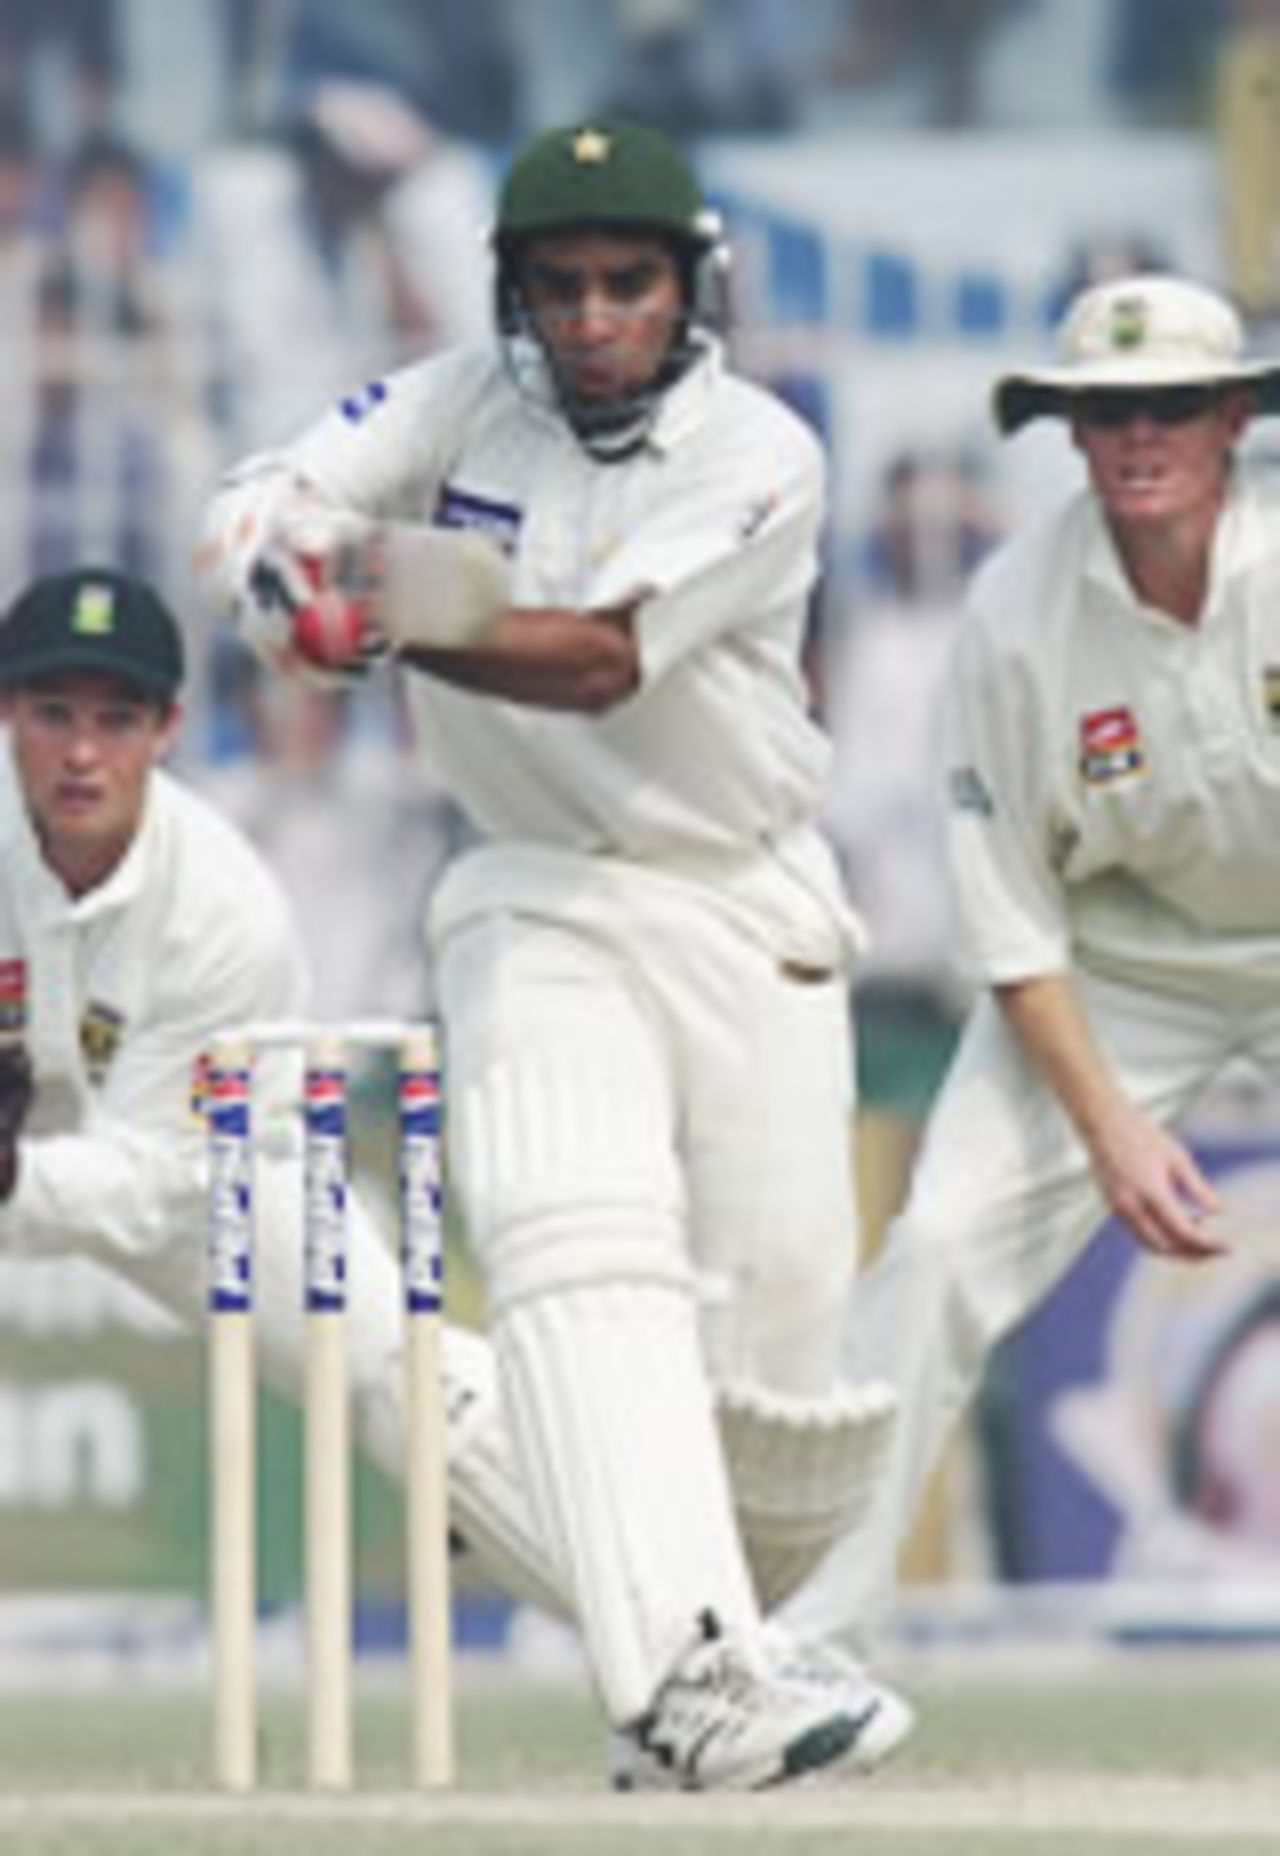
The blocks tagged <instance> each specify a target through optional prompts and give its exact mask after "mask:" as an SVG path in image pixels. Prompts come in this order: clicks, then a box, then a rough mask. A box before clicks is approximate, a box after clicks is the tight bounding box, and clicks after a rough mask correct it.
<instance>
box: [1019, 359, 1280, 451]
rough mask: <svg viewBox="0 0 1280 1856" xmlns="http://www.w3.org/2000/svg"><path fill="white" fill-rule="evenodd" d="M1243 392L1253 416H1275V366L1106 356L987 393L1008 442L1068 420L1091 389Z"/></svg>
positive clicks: (1026, 375)
mask: <svg viewBox="0 0 1280 1856" xmlns="http://www.w3.org/2000/svg"><path fill="white" fill-rule="evenodd" d="M1202 386H1203V387H1208V386H1224V387H1244V388H1246V389H1247V390H1249V391H1250V392H1252V393H1253V395H1254V400H1255V406H1254V411H1255V412H1257V413H1280V364H1277V363H1273V362H1266V361H1258V362H1238V361H1233V362H1224V363H1223V365H1222V366H1221V367H1213V366H1211V365H1210V366H1206V365H1205V363H1204V362H1203V361H1201V362H1199V363H1189V362H1187V361H1182V360H1178V359H1172V358H1170V357H1169V356H1168V355H1164V356H1155V355H1148V356H1141V355H1134V354H1123V355H1119V354H1118V355H1111V356H1107V357H1104V358H1103V359H1101V360H1098V361H1093V362H1090V363H1089V365H1088V366H1087V367H1041V368H1034V369H1028V370H1027V371H1026V372H1023V373H1017V374H1006V375H1005V376H1004V377H1003V379H1001V380H998V381H997V382H996V385H995V389H994V391H993V393H992V401H991V403H992V411H993V414H994V417H995V422H996V427H997V429H998V431H1000V433H1001V434H1002V435H1003V436H1004V437H1006V438H1008V437H1009V436H1010V435H1011V434H1012V433H1014V432H1018V431H1021V429H1022V427H1023V426H1024V425H1029V424H1030V423H1031V421H1032V420H1033V419H1069V418H1070V417H1071V412H1072V406H1073V403H1074V402H1075V401H1076V400H1077V399H1078V398H1079V396H1080V395H1081V394H1082V393H1086V392H1089V391H1090V390H1091V389H1094V388H1097V387H1112V388H1114V389H1116V390H1117V391H1119V390H1121V389H1123V388H1125V387H1202Z"/></svg>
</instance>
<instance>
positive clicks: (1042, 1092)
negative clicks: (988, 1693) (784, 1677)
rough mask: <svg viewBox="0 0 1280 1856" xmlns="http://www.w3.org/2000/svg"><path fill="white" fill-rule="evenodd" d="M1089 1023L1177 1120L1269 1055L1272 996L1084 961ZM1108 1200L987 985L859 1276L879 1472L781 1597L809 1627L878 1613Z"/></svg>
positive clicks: (859, 1623)
mask: <svg viewBox="0 0 1280 1856" xmlns="http://www.w3.org/2000/svg"><path fill="white" fill-rule="evenodd" d="M1076 977H1077V981H1078V985H1079V990H1080V996H1081V998H1082V1000H1083V1002H1084V1005H1085V1008H1086V1010H1087V1012H1088V1014H1089V1018H1090V1021H1091V1023H1092V1026H1093V1029H1094V1033H1095V1036H1096V1037H1097V1038H1098V1040H1099V1042H1100V1044H1101V1045H1102V1047H1103V1049H1104V1050H1105V1052H1106V1053H1107V1056H1108V1058H1109V1060H1110V1063H1111V1064H1112V1066H1113V1068H1114V1071H1115V1074H1116V1075H1117V1077H1118V1079H1119V1081H1120V1083H1121V1086H1122V1087H1123V1088H1124V1089H1125V1090H1126V1092H1127V1093H1128V1094H1129V1096H1130V1097H1131V1098H1132V1099H1133V1100H1134V1101H1136V1102H1137V1103H1139V1104H1140V1105H1141V1106H1142V1107H1143V1108H1144V1109H1146V1110H1147V1111H1148V1112H1149V1113H1150V1114H1152V1115H1153V1116H1154V1117H1155V1118H1156V1119H1157V1120H1158V1121H1160V1122H1161V1123H1163V1124H1166V1125H1168V1124H1172V1123H1175V1122H1176V1121H1177V1120H1178V1119H1179V1118H1180V1117H1181V1116H1182V1115H1183V1114H1184V1113H1185V1111H1186V1110H1187V1109H1188V1108H1189V1106H1190V1105H1191V1104H1192V1102H1193V1101H1194V1100H1195V1098H1196V1097H1197V1096H1198V1095H1199V1094H1200V1093H1201V1092H1202V1091H1203V1090H1204V1089H1205V1088H1206V1087H1207V1086H1208V1085H1209V1084H1210V1083H1211V1082H1212V1081H1213V1079H1214V1078H1215V1077H1216V1076H1217V1075H1218V1074H1219V1072H1220V1071H1221V1070H1222V1068H1223V1067H1224V1065H1225V1064H1226V1063H1227V1061H1228V1060H1229V1059H1230V1058H1231V1057H1232V1055H1233V1054H1235V1053H1236V1052H1238V1051H1241V1050H1243V1049H1245V1048H1246V1047H1248V1048H1251V1049H1252V1050H1253V1051H1254V1052H1255V1053H1256V1054H1257V1055H1258V1057H1259V1058H1260V1059H1261V1060H1262V1061H1263V1062H1264V1063H1266V1064H1268V1065H1270V1066H1271V1067H1278V1066H1280V1009H1272V1010H1270V1011H1263V1012H1260V1013H1258V1012H1251V1013H1244V1012H1241V1013H1240V1014H1238V1015H1237V1014H1233V1013H1232V1012H1229V1011H1228V1010H1226V1009H1224V1008H1223V1006H1221V1005H1220V1004H1219V1003H1217V1002H1216V1001H1202V1000H1195V999H1186V998H1181V997H1177V996H1173V995H1170V994H1156V993H1153V992H1150V991H1141V990H1138V989H1136V988H1134V987H1132V986H1127V985H1123V984H1119V983H1117V982H1115V981H1112V980H1107V979H1102V978H1099V977H1098V976H1096V975H1090V974H1087V973H1081V974H1078V975H1077V976H1076ZM1105 1213H1106V1207H1105V1204H1104V1202H1103V1200H1102V1197H1101V1194H1100V1193H1099V1191H1098V1188H1097V1185H1096V1184H1095V1181H1094V1178H1093V1175H1092V1173H1091V1171H1090V1168H1089V1165H1088V1160H1087V1157H1086V1154H1085V1151H1084V1148H1083V1146H1082V1144H1081V1142H1080V1140H1079V1137H1078V1136H1077V1135H1076V1133H1075V1130H1074V1128H1073V1127H1072V1125H1071V1124H1070V1122H1069V1121H1068V1119H1067V1117H1066V1115H1065V1114H1064V1112H1063V1111H1062V1109H1061V1107H1060V1106H1059V1104H1058V1102H1057V1099H1056V1098H1055V1097H1054V1096H1053V1095H1051V1093H1050V1092H1049V1090H1048V1089H1047V1088H1046V1087H1045V1085H1044V1084H1043V1083H1042V1082H1041V1081H1040V1080H1039V1077H1038V1076H1037V1075H1036V1074H1035V1072H1034V1071H1033V1069H1032V1067H1031V1065H1030V1063H1029V1061H1028V1059H1027V1058H1026V1056H1025V1055H1024V1053H1023V1050H1022V1048H1021V1045H1020V1044H1019V1043H1018V1040H1017V1039H1016V1037H1015V1036H1014V1034H1013V1033H1012V1032H1011V1031H1010V1030H1009V1029H1008V1027H1007V1026H1006V1024H1005V1021H1004V1018H1003V1016H1002V1014H1001V1012H1000V1009H999V1007H998V1006H997V1005H996V1004H995V1003H994V1001H992V1000H991V999H984V1000H982V1001H981V1002H980V1003H979V1005H978V1006H977V1007H976V1008H975V1011H974V1013H973V1016H972V1018H971V1019H970V1022H969V1024H968V1026H967V1028H966V1031H965V1035H964V1037H963V1039H962V1042H961V1046H960V1049H959V1051H958V1053H957V1056H956V1059H955V1062H954V1064H953V1067H952V1070H951V1073H950V1075H949V1076H948V1078H947V1081H946V1083H945V1084H944V1086H943V1089H942V1092H941V1094H940V1096H939V1098H938V1101H937V1104H936V1106H935V1109H934V1112H933V1115H932V1117H931V1120H930V1122H929V1126H928V1129H927V1132H926V1136H925V1140H924V1144H923V1147H922V1150H921V1154H920V1158H919V1161H918V1163H917V1166H916V1170H915V1174H914V1177H913V1181H912V1185H911V1190H910V1193H909V1196H908V1200H907V1203H906V1206H905V1208H904V1209H903V1211H902V1213H901V1215H900V1216H899V1217H898V1219H897V1220H896V1221H895V1222H894V1224H893V1225H892V1227H891V1228H890V1231H889V1234H888V1238H887V1241H886V1244H885V1248H884V1250H883V1252H882V1253H881V1255H880V1257H879V1258H878V1259H877V1261H876V1263H875V1265H874V1266H873V1267H872V1268H871V1270H870V1271H869V1272H868V1274H867V1276H866V1277H865V1279H864V1280H863V1281H862V1282H861V1283H860V1284H859V1287H858V1290H857V1293H856V1295H855V1298H854V1301H853V1305H852V1312H851V1320H850V1327H849V1334H848V1338H847V1350H848V1361H849V1370H850V1373H851V1375H854V1374H865V1373H872V1374H876V1375H883V1376H884V1377H885V1378H886V1379H888V1380H889V1381H890V1382H891V1383H892V1385H893V1386H894V1387H895V1389H896V1391H897V1393H898V1398H899V1415H898V1422H897V1425H896V1428H895V1433H894V1438H893V1442H892V1447H891V1453H890V1473H889V1474H888V1475H887V1476H886V1477H885V1478H884V1480H883V1482H882V1484H881V1486H880V1489H879V1493H878V1495H877V1497H876V1499H875V1500H874V1501H873V1502H872V1503H871V1504H870V1506H869V1508H868V1509H867V1510H866V1512H865V1514H864V1515H863V1516H862V1518H861V1519H860V1520H859V1522H858V1523H857V1524H856V1526H855V1527H854V1529H853V1530H852V1531H850V1532H849V1533H846V1534H845V1535H844V1536H843V1537H842V1539H841V1540H840V1541H838V1542H837V1544H836V1546H835V1547H834V1548H833V1549H832V1550H831V1552H830V1553H829V1554H828V1555H827V1557H826V1559H825V1561H824V1563H823V1565H822V1566H821V1567H820V1568H819V1569H818V1571H817V1572H816V1573H815V1574H814V1576H813V1577H812V1578H811V1579H810V1580H809V1581H808V1582H807V1583H806V1584H805V1585H804V1587H803V1588H802V1589H801V1590H800V1592H798V1593H797V1594H796V1595H795V1596H794V1598H793V1599H792V1600H791V1601H790V1603H789V1604H787V1605H786V1606H785V1607H784V1608H783V1613H782V1615H783V1617H784V1619H785V1621H786V1622H787V1623H789V1624H790V1625H791V1627H792V1628H793V1629H795V1630H796V1631H797V1633H798V1634H800V1635H801V1636H804V1637H807V1638H810V1639H814V1640H816V1639H822V1638H826V1637H840V1636H845V1635H851V1636H853V1637H854V1638H857V1637H858V1636H860V1635H861V1633H862V1632H864V1631H865V1630H867V1629H868V1628H871V1627H873V1626H874V1625H875V1624H876V1623H877V1622H878V1621H879V1620H880V1619H881V1618H882V1617H883V1615H884V1612H885V1610H886V1608H887V1607H888V1606H889V1605H890V1604H891V1602H892V1598H893V1590H894V1579H895V1572H896V1562H897V1555H898V1549H899V1547H900V1545H901V1542H902V1540H903V1537H904V1536H905V1534H906V1533H907V1531H908V1529H909V1527H910V1525H911V1523H912V1521H913V1519H914V1517H915V1512H916V1508H917V1505H918V1502H919V1499H920V1495H921V1492H922V1489H923V1485H924V1483H925V1481H926V1479H927V1477H928V1475H929V1473H930V1471H931V1470H932V1469H933V1467H934V1466H935V1464H936V1463H937V1461H938V1458H939V1456H940V1454H941V1451H942V1449H943V1446H944V1444H945V1442H946V1440H947V1437H948V1435H949V1433H950V1431H951V1429H952V1427H953V1425H954V1423H955V1420H956V1418H957V1417H958V1415H959V1414H960V1412H961V1411H962V1410H963V1409H964V1407H965V1406H966V1405H967V1404H968V1402H969V1400H970V1399H971V1397H972V1396H973V1394H974V1392H975V1391H976V1389H977V1386H978V1382H979V1380H980V1377H981V1374H982V1370H983V1366H984V1363H985V1361H986V1358H987V1355H988V1353H989V1351H990V1349H991V1348H992V1347H993V1346H994V1345H995V1343H996V1342H997V1341H998V1340H999V1339H1000V1338H1001V1337H1002V1336H1003V1335H1005V1334H1007V1333H1008V1332H1009V1331H1010V1330H1011V1329H1012V1328H1013V1327H1015V1326H1016V1324H1017V1323H1018V1322H1019V1321H1020V1320H1021V1319H1022V1317H1023V1316H1024V1315H1026V1314H1027V1313H1029V1311H1030V1310H1031V1309H1033V1308H1034V1307H1035V1306H1036V1304H1037V1303H1038V1302H1040V1301H1041V1300H1042V1298H1043V1297H1044V1296H1045V1295H1047V1293H1048V1292H1049V1290H1050V1289H1051V1288H1052V1287H1053V1285H1054V1284H1055V1283H1056V1282H1057V1281H1058V1279H1059V1278H1060V1277H1061V1276H1062V1275H1063V1274H1064V1273H1065V1272H1066V1270H1067V1269H1068V1268H1069V1267H1070V1265H1071V1264H1072V1263H1073V1262H1074V1261H1075V1260H1076V1258H1077V1257H1078V1256H1079V1254H1080V1253H1081V1251H1082V1250H1083V1249H1084V1248H1085V1246H1086V1245H1087V1244H1088V1243H1089V1241H1090V1239H1091V1238H1092V1237H1093V1235H1094V1233H1095V1232H1096V1231H1097V1229H1098V1228H1099V1226H1100V1224H1101V1222H1102V1220H1103V1218H1104V1216H1105Z"/></svg>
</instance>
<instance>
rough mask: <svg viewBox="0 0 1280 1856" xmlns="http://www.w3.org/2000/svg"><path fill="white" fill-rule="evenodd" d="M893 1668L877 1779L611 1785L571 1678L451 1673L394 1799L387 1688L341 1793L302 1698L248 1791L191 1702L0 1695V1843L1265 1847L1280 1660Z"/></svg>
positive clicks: (615, 1854) (156, 1694) (204, 1853)
mask: <svg viewBox="0 0 1280 1856" xmlns="http://www.w3.org/2000/svg"><path fill="white" fill-rule="evenodd" d="M902 1673H903V1674H904V1677H905V1680H904V1686H905V1687H907V1688H908V1689H909V1691H910V1692H912V1693H913V1694H914V1695H915V1697H916V1698H917V1700H918V1701H919V1703H920V1708H921V1722H920V1726H919V1728H918V1731H917V1733H916V1735H915V1737H914V1738H913V1739H912V1740H911V1741H910V1742H909V1743H908V1746H907V1747H906V1748H904V1750H903V1752H902V1754H901V1755H900V1758H899V1760H898V1762H897V1764H896V1765H894V1766H893V1767H891V1768H890V1769H888V1770H887V1771H885V1772H883V1773H881V1774H880V1775H878V1776H877V1777H876V1778H875V1779H872V1780H847V1781H844V1782H842V1783H839V1784H836V1783H823V1784H813V1785H809V1786H804V1787H796V1788H784V1789H783V1790H781V1791H778V1792H772V1793H763V1794H761V1793H757V1794H752V1795H749V1796H728V1795H725V1796H711V1797H697V1796H682V1797H679V1796H678V1797H667V1796H654V1795H634V1796H631V1797H617V1796H612V1795H610V1794H609V1792H608V1791H607V1790H606V1789H605V1787H604V1784H603V1777H602V1775H603V1769H604V1763H605V1747H604V1736H603V1733H602V1730H601V1727H600V1723H599V1720H598V1717H597V1715H596V1711H595V1709H594V1706H593V1705H592V1703H591V1700H590V1698H589V1697H588V1696H587V1694H586V1693H585V1692H584V1691H583V1690H582V1688H581V1687H580V1686H578V1685H577V1684H576V1683H574V1682H571V1681H558V1682H555V1683H549V1684H541V1683H531V1682H530V1681H528V1680H527V1679H515V1678H509V1677H505V1676H503V1675H502V1673H501V1672H500V1670H497V1669H489V1668H486V1667H477V1668H471V1667H469V1666H468V1667H467V1668H465V1669H464V1670H463V1672H462V1675H461V1678H460V1683H459V1696H458V1707H457V1735H458V1746H459V1763H460V1769H461V1770H460V1782H459V1785H458V1787H457V1788H456V1790H454V1791H451V1792H449V1793H448V1794H441V1795H436V1796H431V1797H422V1796H415V1795H413V1794H411V1793H410V1792H409V1791H408V1790H407V1789H406V1786H405V1778H404V1774H405V1747H406V1745H407V1724H406V1721H405V1718H404V1712H403V1705H402V1702H401V1700H400V1697H399V1694H398V1692H396V1690H395V1688H394V1686H393V1684H392V1683H391V1682H389V1681H388V1680H387V1679H386V1678H385V1677H379V1678H378V1679H377V1681H376V1682H374V1683H372V1684H370V1683H363V1684H362V1687H361V1690H360V1694H359V1700H358V1726H357V1733H358V1763H359V1779H358V1788H357V1790H356V1791H355V1792H354V1793H352V1794H350V1795H348V1796H345V1797H317V1796H314V1795H311V1794H308V1793H307V1792H306V1791H304V1790H303V1776H302V1775H303V1760H304V1739H305V1724H304V1719H303V1713H302V1707H301V1702H300V1700H299V1698H298V1697H297V1696H296V1695H292V1694H272V1695H268V1696H266V1697H264V1700H263V1709H262V1714H263V1748H262V1752H263V1758H262V1764H263V1780H262V1789H261V1790H260V1791H259V1792H258V1793H256V1794H254V1795H253V1796H252V1797H250V1798H247V1799H232V1798H226V1797H223V1796H220V1795H218V1794H216V1793H214V1792H213V1791H212V1790H211V1789H210V1786H209V1778H208V1770H209V1769H208V1755H207V1740H208V1706H207V1700H206V1698H205V1697H204V1696H203V1695H202V1694H200V1693H189V1692H186V1691H170V1690H165V1691H163V1692H162V1691H159V1690H157V1689H155V1688H147V1687H143V1686H135V1687H133V1688H131V1689H125V1690H124V1691H123V1692H121V1691H117V1690H112V1691H111V1692H107V1693H103V1692H100V1691H98V1690H96V1689H95V1690H93V1691H86V1692H81V1693H72V1694H58V1695H52V1694H50V1695H42V1694H31V1693H27V1694H22V1695H17V1694H8V1695H3V1696H0V1848H3V1849H4V1850H6V1851H7V1850H13V1851H14V1852H15V1856H16V1853H17V1852H21V1856H259V1852H261V1853H262V1856H267V1853H268V1852H269V1856H408V1853H409V1852H413V1853H414V1856H427V1853H428V1852H429V1856H463V1853H464V1852H465V1856H639V1852H641V1851H649V1850H654V1851H657V1850H661V1853H662V1856H695V1853H696V1856H730V1853H731V1852H735V1853H736V1852H743V1853H745V1852H746V1851H747V1850H748V1849H749V1848H751V1847H752V1846H753V1845H754V1848H755V1850H756V1851H757V1852H761V1853H765V1852H767V1856H791V1853H792V1852H806V1853H807V1856H827V1853H830V1856H835V1852H837V1851H839V1852H840V1853H841V1856H856V1853H857V1852H860V1851H865V1852H869V1853H870V1856H1014V1853H1015V1852H1016V1856H1066V1852H1067V1851H1068V1850H1070V1851H1071V1852H1073V1856H1076V1853H1077V1852H1079V1851H1080V1849H1081V1848H1082V1847H1083V1848H1086V1849H1087V1850H1088V1851H1089V1852H1090V1856H1157V1853H1159V1856H1168V1853H1170V1852H1179V1851H1188V1852H1194V1851H1196V1850H1205V1851H1208V1850H1209V1849H1210V1848H1212V1849H1213V1851H1214V1852H1215V1856H1262V1853H1263V1852H1267V1853H1268V1856H1277V1852H1278V1851H1280V1752H1278V1751H1277V1748H1280V1651H1276V1650H1274V1649H1273V1650H1271V1651H1260V1650H1255V1651H1249V1652H1235V1653H1233V1654H1231V1655H1228V1656H1210V1655H1207V1654H1205V1653H1200V1654H1192V1655H1188V1654H1185V1653H1173V1652H1168V1653H1160V1654H1149V1653H1148V1654H1143V1655H1137V1654H1136V1653H1131V1652H1122V1653H1119V1654H1114V1653H1113V1654H1112V1655H1111V1656H1110V1657H1106V1658H1104V1657H1100V1656H1087V1657H1080V1658H1077V1659H1075V1660H1073V1661H1070V1662H1063V1660H1062V1659H1058V1660H1057V1662H1056V1663H1055V1662H1053V1661H1051V1660H1047V1659H1041V1658H1035V1657H1034V1656H1022V1657H1020V1658H1019V1659H1018V1660H1017V1661H1016V1663H1010V1662H1007V1661H1006V1662H1004V1663H993V1662H990V1661H988V1662H986V1663H984V1664H977V1665H975V1664H973V1663H971V1662H965V1661H962V1660H959V1659H957V1658H956V1657H954V1656H949V1657H947V1658H946V1659H943V1660H941V1661H939V1662H938V1663H937V1664H935V1665H933V1666H929V1665H922V1666H921V1667H920V1668H918V1669H916V1670H914V1671H912V1670H907V1671H905V1672H902Z"/></svg>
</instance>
